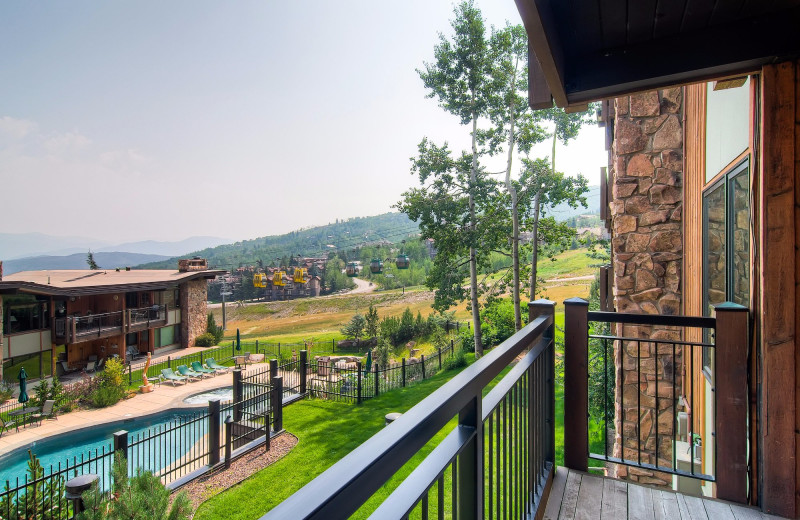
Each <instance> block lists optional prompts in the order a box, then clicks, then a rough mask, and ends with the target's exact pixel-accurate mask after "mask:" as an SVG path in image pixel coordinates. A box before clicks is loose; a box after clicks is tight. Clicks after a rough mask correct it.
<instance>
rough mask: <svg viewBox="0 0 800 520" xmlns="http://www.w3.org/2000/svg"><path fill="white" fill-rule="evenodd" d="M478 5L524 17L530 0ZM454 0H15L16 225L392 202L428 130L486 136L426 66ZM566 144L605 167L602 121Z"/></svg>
mask: <svg viewBox="0 0 800 520" xmlns="http://www.w3.org/2000/svg"><path fill="white" fill-rule="evenodd" d="M477 5H478V6H479V7H480V8H481V10H482V11H483V14H484V17H485V18H486V20H487V25H495V26H498V27H499V26H503V25H505V23H506V21H508V22H510V23H513V24H518V23H521V22H520V19H519V14H518V12H517V10H516V6H515V4H514V2H513V0H491V1H489V0H483V1H481V0H478V2H477ZM452 9H453V4H452V3H450V2H445V1H438V0H437V1H431V0H405V1H403V2H379V1H367V0H362V1H358V2H355V1H344V2H330V1H325V0H316V1H311V0H297V1H289V2H287V1H252V2H249V1H240V2H211V1H205V0H191V1H190V0H184V1H171V2H161V1H152V0H142V1H139V0H137V1H116V2H94V1H92V2H88V1H82V0H74V1H70V2H61V1H42V2H3V3H0V71H2V72H0V193H1V194H2V199H0V200H2V207H3V218H2V219H0V232H5V233H25V232H41V233H47V234H52V235H69V236H72V235H75V236H85V237H92V238H96V239H100V240H106V241H110V242H115V243H121V242H127V241H136V240H148V239H152V240H180V239H183V238H186V237H189V236H197V235H210V236H218V237H225V238H231V239H235V240H240V239H248V238H255V237H259V236H266V235H273V234H280V233H284V232H287V231H291V230H294V229H298V228H301V227H308V226H312V225H321V224H326V223H328V222H332V221H334V220H335V219H337V218H338V219H342V218H349V217H356V216H367V215H375V214H380V213H385V212H387V211H390V210H392V208H391V206H392V205H393V204H395V203H396V202H397V201H398V200H399V199H400V196H401V194H402V192H403V191H404V190H406V189H408V188H409V187H411V186H413V185H416V179H415V178H414V177H413V176H412V175H411V173H410V168H409V165H410V161H409V159H410V157H412V156H413V155H414V154H415V152H416V147H417V144H418V143H419V142H420V141H421V139H422V138H423V137H426V136H427V137H428V138H429V139H431V140H433V141H435V142H438V143H441V142H444V141H447V142H449V143H450V146H451V148H453V149H456V150H461V149H466V148H468V147H469V133H468V132H469V130H468V129H467V128H466V127H463V126H461V125H459V121H458V119H457V118H456V117H455V116H452V115H450V114H447V113H446V112H444V110H442V109H441V108H440V107H439V106H438V103H437V101H436V100H435V99H429V98H426V90H425V88H424V87H423V85H422V81H421V80H420V79H419V76H418V74H417V72H416V69H419V68H421V67H422V66H423V63H424V62H425V61H431V60H432V59H433V48H434V46H435V45H436V43H437V40H438V33H439V32H443V33H445V35H447V34H450V24H449V21H450V19H451V18H452ZM549 153H550V144H549V143H544V144H542V145H540V147H539V148H537V149H536V150H535V152H534V154H535V155H537V156H546V155H548V154H549ZM556 157H557V167H558V169H559V170H562V171H565V172H567V173H568V174H572V175H574V174H576V173H578V172H581V173H583V174H584V175H586V176H587V177H588V178H589V180H590V183H592V184H597V183H598V182H599V169H600V166H602V165H603V164H605V162H606V158H607V155H606V152H605V151H604V149H603V131H602V129H599V128H597V127H590V128H586V129H584V130H583V131H582V132H581V135H580V136H579V137H578V139H577V140H575V141H573V142H572V143H570V145H569V146H568V147H567V148H564V147H559V149H558V151H557V153H556Z"/></svg>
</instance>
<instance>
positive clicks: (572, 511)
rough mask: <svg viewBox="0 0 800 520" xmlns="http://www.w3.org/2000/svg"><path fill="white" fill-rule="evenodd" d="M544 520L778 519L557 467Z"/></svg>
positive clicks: (711, 500)
mask: <svg viewBox="0 0 800 520" xmlns="http://www.w3.org/2000/svg"><path fill="white" fill-rule="evenodd" d="M543 518H544V519H546V520H559V519H564V520H594V519H598V520H612V519H613V520H616V519H630V520H673V519H675V520H780V519H779V517H776V516H772V515H767V514H764V513H762V512H761V511H759V510H758V509H755V508H752V507H746V506H741V505H738V504H732V503H729V502H723V501H719V500H714V499H708V498H699V497H693V496H687V495H683V494H681V493H675V492H673V491H671V490H668V489H659V488H654V487H648V486H642V485H639V484H635V483H633V482H629V481H625V480H618V479H614V478H609V477H601V476H597V475H591V474H588V473H582V472H580V471H572V470H567V469H565V468H563V467H559V468H558V469H556V473H555V476H554V477H553V484H552V487H551V490H550V495H549V497H548V499H547V504H546V505H545V511H544V515H543Z"/></svg>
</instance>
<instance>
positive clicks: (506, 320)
mask: <svg viewBox="0 0 800 520" xmlns="http://www.w3.org/2000/svg"><path fill="white" fill-rule="evenodd" d="M514 332H516V330H515V328H514V304H513V303H512V301H511V300H510V299H495V300H492V301H491V302H489V303H487V304H486V306H485V307H484V308H483V309H481V336H482V340H483V344H484V346H487V347H488V346H495V345H499V344H500V343H502V342H504V341H505V340H507V339H508V338H510V337H511V336H513V335H514Z"/></svg>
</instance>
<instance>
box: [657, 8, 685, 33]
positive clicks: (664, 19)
mask: <svg viewBox="0 0 800 520" xmlns="http://www.w3.org/2000/svg"><path fill="white" fill-rule="evenodd" d="M685 9H686V0H658V4H657V5H656V20H655V27H653V37H654V38H664V37H665V36H672V35H673V34H677V33H679V32H680V30H681V22H682V21H683V13H684V10H685Z"/></svg>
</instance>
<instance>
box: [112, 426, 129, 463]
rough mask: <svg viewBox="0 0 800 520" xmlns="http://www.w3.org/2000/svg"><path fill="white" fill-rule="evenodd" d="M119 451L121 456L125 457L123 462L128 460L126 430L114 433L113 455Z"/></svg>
mask: <svg viewBox="0 0 800 520" xmlns="http://www.w3.org/2000/svg"><path fill="white" fill-rule="evenodd" d="M118 451H121V452H122V455H124V456H125V460H127V459H128V431H127V430H120V431H118V432H114V453H116V452H118Z"/></svg>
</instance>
